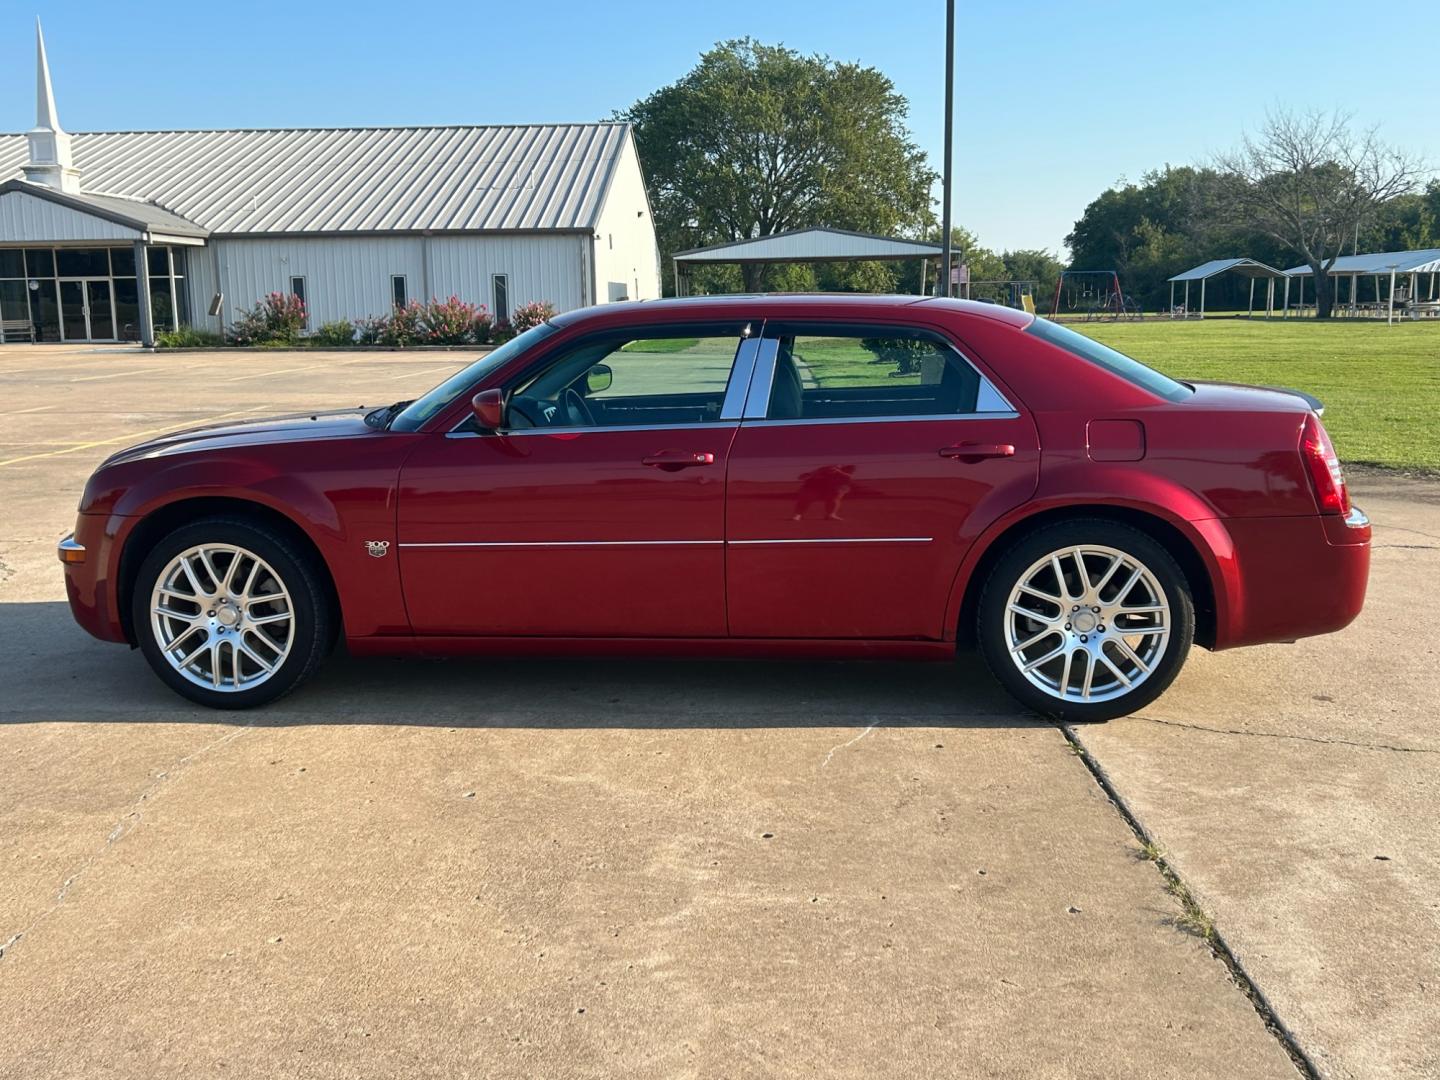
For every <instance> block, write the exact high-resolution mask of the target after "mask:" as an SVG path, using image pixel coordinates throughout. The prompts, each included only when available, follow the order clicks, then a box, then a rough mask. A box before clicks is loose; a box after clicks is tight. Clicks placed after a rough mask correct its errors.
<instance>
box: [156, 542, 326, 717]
mask: <svg viewBox="0 0 1440 1080" xmlns="http://www.w3.org/2000/svg"><path fill="white" fill-rule="evenodd" d="M203 544H226V545H234V546H235V547H237V548H243V549H244V550H245V551H246V552H250V553H253V555H255V556H258V557H259V558H260V559H262V560H264V562H265V563H267V564H269V569H270V570H271V571H273V575H274V577H275V578H278V580H279V582H280V583H281V584H282V585H283V587H284V589H285V590H286V592H288V593H289V599H290V605H289V607H290V610H291V612H292V615H293V623H294V625H293V634H292V636H291V638H290V645H289V651H288V653H286V654H285V655H284V658H283V660H281V661H280V662H279V664H278V665H277V666H276V668H275V670H274V671H273V673H271V674H269V675H268V676H266V677H265V678H264V679H263V681H259V682H257V684H256V685H254V686H250V687H244V686H242V687H241V688H239V689H228V690H215V689H211V688H209V687H207V686H202V685H200V684H199V683H197V682H193V681H191V679H190V678H187V677H186V675H184V674H182V673H181V672H180V671H179V670H177V668H176V667H175V666H173V665H172V664H171V662H170V661H169V660H168V659H167V657H166V654H165V652H164V649H163V647H162V645H161V643H160V642H159V641H158V640H157V638H156V631H155V628H154V626H153V624H152V621H151V604H150V601H151V595H152V592H153V590H154V588H155V585H156V582H157V580H158V579H159V577H160V575H161V574H162V573H163V572H164V571H165V569H166V567H167V566H169V564H170V562H171V560H173V559H174V558H175V557H176V556H178V555H180V554H181V553H182V552H185V551H188V550H189V549H191V548H194V547H196V546H198V545H203ZM324 574H325V571H324V570H323V568H321V567H318V566H317V565H316V560H315V559H314V557H313V556H312V555H311V554H310V553H308V552H306V551H304V550H302V549H300V548H299V547H298V546H297V545H296V544H295V543H294V541H292V540H290V539H289V538H288V537H286V536H284V535H283V534H281V533H279V532H277V531H275V530H274V529H271V528H269V527H268V526H266V525H264V524H263V523H260V522H257V521H252V520H248V519H246V518H243V517H230V516H226V517H207V518H203V519H201V520H199V521H195V522H193V523H191V524H189V525H183V526H181V527H180V528H178V529H176V530H174V531H173V532H171V533H169V534H168V535H167V536H165V537H164V538H163V539H162V540H160V542H159V543H157V544H156V545H155V547H154V548H152V549H151V551H150V552H149V554H147V555H146V557H145V560H144V562H143V563H141V565H140V570H139V572H138V573H137V574H136V577H135V587H134V592H133V594H132V596H131V604H130V610H131V618H132V622H131V625H132V626H133V627H134V629H135V638H136V641H137V642H138V644H139V647H140V651H141V652H143V653H144V654H145V659H146V660H148V661H149V663H150V667H151V668H152V669H154V671H155V674H157V675H158V676H160V679H161V681H162V682H164V683H165V684H166V685H167V686H169V687H170V688H171V689H172V690H174V691H175V692H176V693H177V694H180V695H181V696H182V697H186V698H189V699H190V700H191V701H194V702H198V703H199V704H201V705H207V706H209V707H210V708H214V709H250V708H254V707H255V706H257V705H266V704H268V703H270V702H272V701H275V700H277V699H278V698H281V697H283V696H284V695H286V694H288V693H289V692H290V691H292V690H294V689H295V688H296V687H297V686H299V685H300V684H301V683H303V682H304V681H305V680H306V679H308V678H309V677H310V676H311V675H312V674H314V672H315V669H316V668H318V667H319V666H320V662H321V661H322V660H324V659H325V656H326V654H327V653H328V652H329V651H330V646H331V644H332V643H333V641H334V639H335V626H336V620H335V617H334V613H333V612H332V611H331V604H330V599H329V592H328V590H327V589H326V588H325V580H326V579H325V577H324ZM172 595H173V594H172ZM167 599H168V598H167ZM195 606H197V607H203V606H205V605H203V604H196V605H195ZM232 632H233V631H232ZM197 640H200V639H199V638H197ZM250 640H252V641H253V638H251V639H250ZM257 651H263V650H257ZM231 657H232V662H236V657H235V653H234V652H233V651H232V653H231ZM245 662H246V663H248V661H245ZM222 672H223V664H222Z"/></svg>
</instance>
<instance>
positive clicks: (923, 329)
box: [744, 320, 1020, 425]
mask: <svg viewBox="0 0 1440 1080" xmlns="http://www.w3.org/2000/svg"><path fill="white" fill-rule="evenodd" d="M776 321H777V322H780V323H781V325H782V326H786V327H789V326H804V325H806V322H805V321H804V320H796V321H795V322H794V323H786V322H783V321H782V320H776ZM819 325H826V324H823V323H822V324H819ZM829 325H832V326H839V325H846V324H829ZM849 325H854V328H855V329H856V330H857V331H858V330H874V329H877V328H880V327H881V326H882V324H879V323H876V324H866V325H859V324H849ZM902 329H906V330H912V331H917V332H919V333H922V334H924V335H926V336H927V337H928V338H930V339H932V340H933V341H935V342H936V343H938V344H940V345H943V346H944V347H945V348H947V349H949V350H950V351H951V352H952V353H954V354H955V356H956V357H958V358H959V360H960V362H961V363H962V364H964V365H965V366H966V367H968V368H969V369H970V370H971V371H973V372H975V375H976V377H977V378H978V379H979V380H980V386H979V388H978V389H977V390H976V392H975V411H974V412H968V413H962V412H957V413H939V414H936V413H930V414H927V415H924V416H837V417H822V418H814V419H809V420H806V419H798V420H770V419H768V418H767V417H766V415H765V414H766V413H767V412H769V411H770V388H771V384H772V383H773V382H774V380H775V360H776V357H777V356H778V355H779V353H780V340H779V338H775V337H771V336H770V331H769V329H768V328H767V329H766V331H765V335H766V336H765V338H764V342H765V344H768V345H770V349H769V352H768V356H767V355H766V354H765V353H763V352H762V354H761V357H760V364H761V366H760V367H757V368H756V371H755V374H756V379H754V380H752V381H751V384H750V398H749V400H748V401H747V402H746V405H745V416H744V419H745V420H746V421H747V422H749V421H763V422H764V423H767V424H777V425H778V424H788V425H794V424H864V423H875V422H880V423H887V422H890V423H893V422H896V421H902V420H1014V419H1016V418H1018V417H1019V415H1020V413H1019V410H1017V409H1016V408H1015V406H1014V405H1012V404H1011V403H1010V399H1009V398H1007V397H1006V396H1005V395H1004V394H1002V393H1001V392H1000V390H999V389H998V388H997V387H996V386H995V384H994V383H993V382H991V381H990V377H989V376H988V375H986V374H985V373H984V372H983V371H981V370H980V369H979V368H978V367H976V366H975V364H974V362H972V361H971V359H970V358H969V357H968V356H966V355H965V354H964V353H963V352H961V351H960V349H958V348H956V347H955V344H954V342H952V341H951V340H950V339H949V338H948V337H946V336H945V335H944V334H942V333H940V332H939V331H938V330H932V329H930V328H929V327H927V326H908V325H907V326H902ZM796 336H804V335H798V334H797V335H796ZM831 336H839V335H831ZM843 336H847V337H848V336H854V337H862V336H866V335H863V334H860V333H856V334H854V335H843ZM762 368H763V369H764V370H763V371H762ZM762 376H763V378H764V393H763V394H762V396H761V398H760V400H759V401H756V399H755V392H756V391H757V390H758V389H760V387H759V385H758V384H759V380H760V378H761V377H762ZM761 402H763V404H762V403H761ZM982 404H984V405H987V406H990V408H987V409H985V410H983V411H982V410H981V408H980V406H981V405H982Z"/></svg>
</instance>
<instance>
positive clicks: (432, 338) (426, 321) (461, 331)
mask: <svg viewBox="0 0 1440 1080" xmlns="http://www.w3.org/2000/svg"><path fill="white" fill-rule="evenodd" d="M355 329H356V332H357V333H358V335H359V340H360V343H361V344H362V345H395V346H401V347H404V346H406V345H483V344H485V343H487V342H489V341H490V340H491V337H492V334H493V331H494V320H492V319H491V317H490V313H489V312H488V311H486V310H485V306H484V305H483V304H471V303H469V302H467V301H464V300H461V299H460V298H459V297H458V296H452V297H450V298H449V299H448V300H434V299H432V300H431V301H430V302H429V303H428V304H422V303H420V302H419V301H418V300H412V301H411V302H410V303H408V304H406V305H405V306H403V307H396V308H394V309H393V310H392V311H391V312H390V314H388V315H377V316H373V317H371V318H368V319H359V320H357V321H356V323H355Z"/></svg>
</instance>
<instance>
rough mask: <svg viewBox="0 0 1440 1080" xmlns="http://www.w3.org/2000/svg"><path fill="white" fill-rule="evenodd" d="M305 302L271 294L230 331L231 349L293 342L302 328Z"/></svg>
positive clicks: (245, 314)
mask: <svg viewBox="0 0 1440 1080" xmlns="http://www.w3.org/2000/svg"><path fill="white" fill-rule="evenodd" d="M306 317H307V312H306V310H305V301H304V300H301V299H300V297H298V296H296V295H294V294H293V293H281V292H272V293H270V294H269V295H268V296H266V297H265V298H264V299H263V300H261V301H260V302H259V303H258V304H256V305H255V306H254V307H252V308H250V309H249V310H248V311H242V312H241V313H240V317H239V318H238V319H236V320H235V322H234V324H233V325H232V326H231V327H230V341H231V343H232V344H235V345H283V344H289V343H291V342H294V341H295V340H296V339H297V338H299V336H300V331H301V330H303V329H304V328H305V320H306Z"/></svg>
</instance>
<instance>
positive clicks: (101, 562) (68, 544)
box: [57, 514, 125, 641]
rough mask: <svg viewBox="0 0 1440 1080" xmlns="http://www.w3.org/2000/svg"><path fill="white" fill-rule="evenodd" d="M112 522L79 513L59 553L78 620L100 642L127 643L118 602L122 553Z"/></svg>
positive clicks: (73, 611)
mask: <svg viewBox="0 0 1440 1080" xmlns="http://www.w3.org/2000/svg"><path fill="white" fill-rule="evenodd" d="M110 520H111V519H110V518H108V517H107V515H104V514H80V515H79V516H78V517H77V518H76V520H75V531H74V532H73V533H72V534H71V535H69V536H67V537H66V538H65V539H64V540H62V541H60V544H59V545H58V549H57V554H58V555H59V556H60V561H61V563H63V564H64V567H65V595H66V597H67V598H68V599H69V601H70V613H71V614H72V615H74V616H75V621H76V622H77V623H79V624H80V625H81V626H82V627H84V629H85V630H86V631H87V632H88V633H90V634H92V635H94V636H95V637H97V638H99V639H100V640H101V641H124V640H125V627H124V624H123V622H122V620H121V613H120V611H119V610H118V600H117V598H118V596H119V594H120V590H119V588H118V583H119V562H120V558H119V555H120V550H119V544H118V543H117V542H116V537H115V535H114V534H113V532H112V531H111V530H110V528H109V527H108V523H109V522H110ZM82 553H83V558H81V557H79V556H80V554H82Z"/></svg>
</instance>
